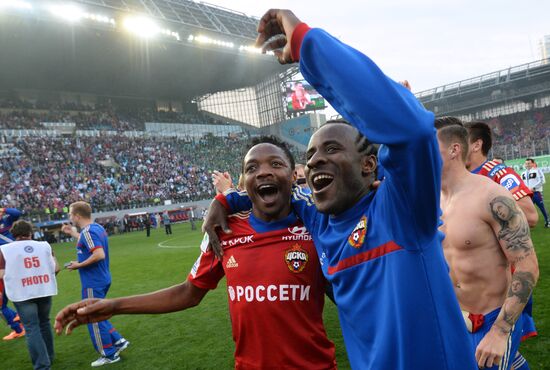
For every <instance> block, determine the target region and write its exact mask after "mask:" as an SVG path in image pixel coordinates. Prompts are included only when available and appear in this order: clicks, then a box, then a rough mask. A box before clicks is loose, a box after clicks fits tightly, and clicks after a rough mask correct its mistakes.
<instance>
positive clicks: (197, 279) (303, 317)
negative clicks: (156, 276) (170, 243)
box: [188, 213, 336, 369]
mask: <svg viewBox="0 0 550 370" xmlns="http://www.w3.org/2000/svg"><path fill="white" fill-rule="evenodd" d="M229 226H230V228H231V229H232V230H233V233H232V234H230V235H225V234H223V233H220V234H219V236H220V240H221V242H222V246H223V249H224V256H223V261H219V260H217V259H216V258H215V257H214V254H213V253H212V252H210V251H208V252H206V251H205V248H204V247H203V246H204V244H205V243H207V242H205V241H203V246H201V249H202V253H201V255H200V256H199V258H198V259H197V261H196V262H195V265H194V266H193V268H192V270H191V273H190V274H189V277H188V280H189V281H190V282H191V283H193V284H194V285H195V286H197V287H199V288H202V289H214V288H216V286H217V284H218V282H219V281H220V280H221V279H222V278H223V276H224V275H225V276H226V277H227V292H228V296H229V297H228V299H229V311H230V316H231V325H232V328H233V340H234V341H235V368H236V369H334V368H336V360H335V355H334V344H333V343H332V342H331V341H330V340H329V339H328V338H327V335H326V332H325V328H324V325H323V316H322V313H323V306H324V292H325V279H324V277H323V274H322V272H321V266H320V265H319V258H318V256H317V252H316V250H315V246H314V245H313V242H312V238H311V235H310V234H309V233H308V232H307V230H306V229H305V227H304V226H303V224H302V223H301V222H300V221H299V220H298V219H297V218H296V217H295V216H294V215H291V216H289V217H287V218H285V219H284V220H281V221H276V222H272V223H265V222H262V221H260V220H258V219H256V218H255V217H254V216H253V215H251V214H250V213H240V214H236V215H233V216H231V217H230V218H229ZM205 239H206V237H205ZM206 240H207V239H206Z"/></svg>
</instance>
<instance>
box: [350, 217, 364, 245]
mask: <svg viewBox="0 0 550 370" xmlns="http://www.w3.org/2000/svg"><path fill="white" fill-rule="evenodd" d="M366 235H367V217H366V216H363V217H361V220H359V223H358V224H357V226H355V229H353V231H352V233H351V235H350V236H349V238H348V243H349V244H350V245H351V246H352V247H353V248H361V246H362V245H363V242H364V241H365V236H366Z"/></svg>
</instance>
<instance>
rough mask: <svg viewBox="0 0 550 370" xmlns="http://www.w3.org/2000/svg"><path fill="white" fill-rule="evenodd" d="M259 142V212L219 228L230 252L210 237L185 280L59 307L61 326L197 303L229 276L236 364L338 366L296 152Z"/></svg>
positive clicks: (248, 168)
mask: <svg viewBox="0 0 550 370" xmlns="http://www.w3.org/2000/svg"><path fill="white" fill-rule="evenodd" d="M255 144H256V145H254V146H253V147H252V148H251V149H250V150H249V151H248V153H247V155H246V156H245V158H244V161H243V178H244V184H245V188H246V190H247V192H248V194H249V195H250V197H251V199H252V203H253V208H252V212H248V213H241V214H237V215H235V216H234V217H232V218H231V219H230V221H229V225H230V226H231V228H232V230H233V233H232V234H222V233H221V232H220V235H219V236H220V239H221V241H222V245H223V247H224V257H223V259H221V260H218V259H216V258H215V256H214V253H213V252H207V251H206V245H207V244H208V239H207V238H205V240H204V241H203V245H202V246H201V249H202V253H201V255H200V257H199V258H198V260H197V262H196V263H195V265H194V266H193V268H192V270H191V273H190V274H189V277H188V279H187V280H186V281H185V282H183V283H181V284H178V285H175V286H173V287H171V288H168V289H164V290H160V291H157V292H153V293H149V294H145V295H139V296H132V297H123V298H115V299H104V300H100V299H88V300H83V301H80V302H78V303H74V304H72V305H69V306H67V307H65V308H64V309H63V310H62V311H60V312H59V313H58V315H57V317H56V323H55V329H56V332H57V333H58V334H59V333H61V331H62V330H63V328H64V327H65V326H68V327H67V331H68V332H69V333H70V332H71V331H72V330H73V329H74V328H75V327H77V326H79V325H81V324H86V323H89V322H97V321H102V320H106V319H107V318H109V317H111V316H113V315H117V314H136V313H149V314H151V313H167V312H174V311H181V310H184V309H187V308H190V307H193V306H196V305H198V304H199V303H200V302H201V300H202V299H203V297H204V296H205V295H206V293H207V292H208V291H209V290H210V289H214V288H216V286H217V283H218V282H219V281H220V280H221V279H222V278H223V277H224V276H226V278H227V290H228V296H229V311H230V316H231V324H232V329H233V338H234V340H235V347H236V348H235V368H237V369H265V368H268V367H269V368H276V369H335V368H336V360H335V354H334V352H335V351H334V345H333V343H332V342H331V341H329V340H328V338H327V336H326V332H325V329H324V325H323V319H322V312H323V306H324V287H325V279H324V278H323V276H322V272H321V266H320V264H319V257H318V256H317V253H316V250H315V246H314V245H313V241H312V237H311V235H310V234H309V233H308V232H307V231H306V229H305V227H304V226H303V224H302V222H301V221H300V220H299V219H298V218H297V217H296V216H295V215H294V213H293V212H291V208H290V196H291V188H292V183H293V181H294V180H295V175H294V159H293V158H292V154H291V153H290V152H289V151H288V148H287V147H286V145H285V144H283V143H282V142H280V141H278V140H277V139H275V138H261V139H260V140H259V141H258V142H257V143H255ZM282 322H285V325H281V324H280V323H282Z"/></svg>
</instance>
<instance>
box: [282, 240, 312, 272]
mask: <svg viewBox="0 0 550 370" xmlns="http://www.w3.org/2000/svg"><path fill="white" fill-rule="evenodd" d="M308 259H309V256H308V254H307V252H306V251H305V249H303V248H302V247H300V245H298V244H294V245H293V246H292V248H290V249H287V251H286V252H285V262H286V265H287V266H288V269H289V270H290V271H292V272H294V273H296V274H297V273H299V272H302V271H303V270H304V269H305V268H306V265H307V261H308Z"/></svg>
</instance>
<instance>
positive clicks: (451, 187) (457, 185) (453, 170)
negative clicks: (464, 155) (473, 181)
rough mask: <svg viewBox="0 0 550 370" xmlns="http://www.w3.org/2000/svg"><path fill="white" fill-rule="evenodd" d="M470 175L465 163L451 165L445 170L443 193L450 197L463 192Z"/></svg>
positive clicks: (442, 184)
mask: <svg viewBox="0 0 550 370" xmlns="http://www.w3.org/2000/svg"><path fill="white" fill-rule="evenodd" d="M469 175H470V171H468V170H467V169H466V166H465V165H464V162H456V163H451V165H450V166H449V167H448V168H446V169H445V170H443V173H442V176H441V192H442V193H443V194H444V195H446V196H449V195H452V194H454V193H455V192H457V191H459V190H461V189H462V187H463V185H464V183H465V181H467V178H468V176H469Z"/></svg>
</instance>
